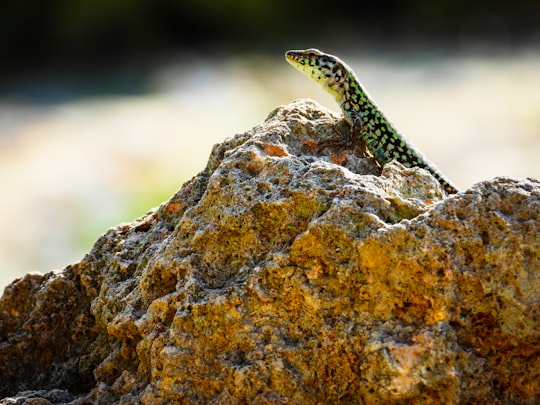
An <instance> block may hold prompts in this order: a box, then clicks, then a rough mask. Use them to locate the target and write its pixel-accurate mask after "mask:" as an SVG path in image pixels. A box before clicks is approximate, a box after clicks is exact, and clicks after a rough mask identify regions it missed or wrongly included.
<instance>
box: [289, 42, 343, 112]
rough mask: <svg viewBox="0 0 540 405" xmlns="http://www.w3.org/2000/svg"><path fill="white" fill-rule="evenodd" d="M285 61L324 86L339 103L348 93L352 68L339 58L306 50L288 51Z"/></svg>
mask: <svg viewBox="0 0 540 405" xmlns="http://www.w3.org/2000/svg"><path fill="white" fill-rule="evenodd" d="M285 59H286V60H287V62H289V63H290V64H291V65H293V66H294V67H295V68H296V69H298V70H299V71H301V72H302V73H304V74H305V75H306V76H309V77H311V78H312V79H313V80H314V81H316V82H317V83H319V84H320V85H321V86H323V87H324V89H325V90H326V91H328V92H329V93H330V94H331V95H333V96H334V98H335V99H336V101H338V103H339V102H340V101H341V100H342V99H343V95H344V93H345V92H346V91H348V87H349V80H348V79H349V74H350V72H351V68H350V67H349V66H347V65H346V64H345V62H343V61H342V60H341V59H339V58H338V57H337V56H333V55H329V54H326V53H324V52H321V51H319V50H318V49H306V50H303V51H299V50H295V51H287V52H286V53H285Z"/></svg>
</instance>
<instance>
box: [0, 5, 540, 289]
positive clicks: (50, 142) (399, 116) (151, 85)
mask: <svg viewBox="0 0 540 405" xmlns="http://www.w3.org/2000/svg"><path fill="white" fill-rule="evenodd" d="M308 47H317V48H320V49H322V50H324V51H327V52H329V53H334V54H336V55H339V56H340V57H342V58H343V59H344V60H345V61H346V62H347V63H348V64H350V65H351V66H352V67H353V68H354V70H355V71H356V73H357V75H358V77H359V78H360V80H361V81H362V82H363V84H364V86H365V87H366V88H367V89H368V91H369V92H370V94H371V95H372V96H373V98H374V99H375V100H376V101H377V102H378V103H379V105H380V106H381V107H382V108H383V110H384V111H385V112H386V113H387V115H388V116H389V117H390V118H391V119H392V120H393V121H394V122H395V124H396V125H397V127H398V128H400V130H401V132H402V133H403V134H405V135H406V136H407V137H408V138H409V139H411V140H412V141H413V142H414V143H415V144H416V145H417V146H418V147H419V148H420V149H421V150H422V151H423V152H424V153H425V154H426V155H427V156H428V157H429V158H430V160H432V161H433V162H435V163H436V164H437V166H438V167H439V168H440V169H441V170H442V171H443V172H444V173H445V174H446V175H447V176H448V177H449V178H450V179H451V180H453V181H454V182H455V184H456V185H457V186H458V187H460V188H461V189H466V188H468V187H470V186H472V185H473V184H474V183H476V182H478V181H481V180H485V179H490V178H493V177H496V176H510V177H515V178H524V177H535V178H539V177H540V160H539V159H538V156H540V2H538V1H536V0H515V1H512V2H509V1H504V2H502V1H499V2H498V1H495V2H494V1H492V0H490V1H488V0H476V1H474V2H471V1H466V0H441V1H436V2H435V1H431V0H420V1H408V2H402V1H397V0H390V1H385V2H362V1H358V0H356V1H348V0H342V1H340V2H328V1H320V0H309V1H307V0H298V1H290V0H257V1H254V0H229V1H211V0H197V1H195V0H183V1H182V0H116V1H106V0H78V1H70V0H49V1H47V2H35V1H30V0H20V1H13V2H5V3H4V4H3V6H2V13H1V14H0V50H1V59H0V190H1V191H0V193H1V194H0V288H3V286H5V285H6V284H7V283H9V282H10V281H12V280H13V279H14V278H15V277H18V276H20V275H22V274H24V273H26V272H30V271H41V272H46V271H49V270H51V269H61V268H63V267H65V265H67V264H68V263H70V262H73V261H77V260H79V259H80V258H81V257H82V255H83V254H84V253H85V252H86V251H88V250H89V249H90V248H91V246H92V245H93V242H94V241H95V240H96V238H97V237H98V236H99V235H100V234H102V233H103V232H104V231H105V230H106V229H107V228H109V227H111V226H114V225H116V224H118V223H120V222H129V221H132V220H133V219H135V218H136V217H138V216H140V215H142V214H143V213H145V212H147V211H148V210H149V209H151V208H152V207H154V206H157V205H159V204H160V203H161V202H163V201H165V200H167V199H168V198H169V197H170V196H172V194H174V193H175V192H176V191H177V190H178V189H179V188H180V187H181V185H182V183H183V182H184V181H186V180H188V179H189V178H191V177H192V176H194V175H196V174H197V173H198V172H199V171H201V170H202V169H203V168H204V166H205V163H206V159H207V157H208V155H209V153H210V151H211V148H212V145H213V144H215V143H217V142H220V141H222V140H223V139H225V138H226V137H229V136H233V135H234V134H236V133H241V132H244V131H247V130H249V129H250V128H251V127H252V126H254V125H256V124H257V123H260V122H262V121H263V120H264V119H265V117H266V116H267V114H268V113H269V112H270V111H271V110H272V109H274V108H275V107H276V106H278V105H281V104H286V103H289V102H291V101H293V100H294V99H297V98H303V97H310V98H313V99H316V100H317V101H319V102H321V103H322V104H324V105H325V106H327V107H329V108H331V109H333V110H338V107H337V106H336V105H335V104H334V102H333V100H332V99H331V98H330V96H328V95H326V93H324V92H323V90H322V89H319V88H318V86H316V85H315V84H314V83H311V82H310V81H309V80H308V79H307V78H305V77H303V76H302V75H301V74H300V73H299V72H297V71H295V70H294V69H292V68H291V67H290V66H288V64H287V63H286V62H285V61H284V58H283V54H284V52H285V51H286V50H288V49H298V48H308Z"/></svg>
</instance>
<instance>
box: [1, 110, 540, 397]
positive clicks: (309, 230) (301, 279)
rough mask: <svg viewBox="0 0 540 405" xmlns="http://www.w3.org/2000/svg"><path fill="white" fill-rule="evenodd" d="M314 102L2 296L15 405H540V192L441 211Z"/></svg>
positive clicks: (499, 187) (496, 185)
mask: <svg viewBox="0 0 540 405" xmlns="http://www.w3.org/2000/svg"><path fill="white" fill-rule="evenodd" d="M344 131H347V126H346V125H345V124H343V123H341V122H339V120H338V119H337V118H336V116H335V115H332V114H331V113H329V112H328V111H325V110H323V109H322V108H321V107H320V106H318V105H317V104H315V103H313V102H309V101H299V102H296V103H293V104H291V105H288V106H284V107H281V108H279V109H277V110H275V111H274V112H273V113H272V114H271V115H270V116H269V118H268V119H267V120H266V122H265V123H263V124H261V125H259V126H257V127H256V128H254V129H253V130H252V131H250V132H248V133H245V134H242V135H237V136H235V137H233V138H229V139H227V140H226V141H225V142H223V143H222V144H220V145H217V146H216V147H215V148H214V150H213V152H212V155H211V157H210V160H209V162H208V165H207V167H206V169H205V170H204V171H203V172H202V173H201V174H199V175H198V176H196V177H195V178H193V179H192V180H191V181H189V182H187V183H186V184H185V185H184V186H183V187H182V189H181V190H180V191H179V192H178V193H177V194H176V195H175V196H174V197H173V198H172V199H171V200H170V201H168V202H166V203H164V204H162V205H161V206H160V207H158V208H157V209H155V210H153V211H151V212H149V213H148V214H146V215H145V216H143V217H142V218H140V219H138V220H136V221H135V222H133V223H131V224H127V225H121V226H118V227H116V228H114V229H111V230H109V231H108V232H107V233H105V234H104V235H103V236H102V237H101V238H100V239H99V240H98V241H97V242H96V244H95V246H94V247H93V249H92V250H91V251H90V253H88V254H87V255H86V256H85V257H84V259H83V260H82V261H80V262H79V263H76V264H74V265H71V266H68V267H66V268H65V269H64V270H63V271H61V272H56V273H49V274H46V275H35V274H33V275H28V276H26V277H24V278H22V279H20V280H16V281H15V282H14V283H13V284H11V285H10V286H9V287H7V288H6V290H5V293H4V296H3V298H2V300H1V301H0V362H1V367H0V395H1V396H2V397H4V399H3V400H2V401H0V403H2V404H49V403H72V404H87V403H95V404H115V403H118V404H137V403H142V404H170V403H293V404H308V403H347V404H348V403H359V404H361V403H374V404H375V403H386V404H392V403H399V404H403V403H424V404H430V403H434V404H441V403H444V404H453V403H454V404H455V403H471V404H472V403H474V404H519V403H522V404H533V403H539V402H540V340H539V338H540V253H539V252H540V234H539V225H538V224H539V220H540V218H539V216H540V184H539V183H538V182H537V181H535V180H531V179H527V180H523V181H516V180H511V179H503V178H499V179H495V180H493V181H489V182H484V183H481V184H478V185H476V186H475V187H473V188H472V189H471V190H468V191H466V192H463V193H460V194H457V195H453V196H451V197H449V198H445V197H444V195H443V194H442V193H441V190H440V188H439V186H438V183H437V182H436V181H435V179H434V178H432V177H431V175H429V173H427V172H426V171H424V170H420V169H406V168H404V167H403V166H401V165H399V164H389V165H387V166H386V167H385V168H384V169H383V170H382V172H381V171H380V169H379V168H378V167H377V166H376V164H375V163H374V161H373V160H372V159H371V158H369V157H365V156H363V154H362V152H363V148H362V147H361V145H352V146H339V145H331V142H330V143H329V145H330V146H328V147H326V148H322V147H320V143H321V142H323V141H325V140H326V141H328V140H331V139H339V137H340V136H341V135H340V134H342V133H343V132H344Z"/></svg>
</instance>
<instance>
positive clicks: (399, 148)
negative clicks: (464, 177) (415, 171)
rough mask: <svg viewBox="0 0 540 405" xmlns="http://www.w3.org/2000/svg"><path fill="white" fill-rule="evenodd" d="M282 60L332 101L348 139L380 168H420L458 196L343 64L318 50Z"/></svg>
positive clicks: (455, 189) (289, 52) (296, 52)
mask: <svg viewBox="0 0 540 405" xmlns="http://www.w3.org/2000/svg"><path fill="white" fill-rule="evenodd" d="M285 58H286V59H287V61H288V62H289V63H290V64H291V65H292V66H294V67H295V68H297V69H298V70H300V71H301V72H302V73H304V74H306V75H307V76H309V77H311V78H312V79H313V80H314V81H316V82H317V83H319V84H320V85H321V86H322V87H323V88H324V89H325V90H326V91H328V92H329V93H330V94H331V95H332V96H333V97H334V98H335V100H336V102H337V103H338V104H339V106H340V107H341V110H342V111H343V115H344V116H345V119H346V121H347V122H348V123H349V124H351V128H352V129H351V136H352V139H353V140H354V139H355V138H357V137H359V138H360V139H361V140H362V141H363V142H364V143H365V144H366V146H367V148H368V149H369V151H370V152H371V153H372V154H373V156H374V158H375V159H376V160H377V162H379V164H380V165H381V166H383V165H385V164H386V163H388V162H390V161H392V160H397V161H398V162H400V163H401V164H403V165H404V166H405V167H415V166H416V167H421V168H423V169H426V170H427V171H429V172H430V173H431V174H432V175H433V176H434V177H435V178H436V179H437V180H438V181H439V183H440V184H441V185H442V187H443V188H444V190H445V191H446V192H447V193H448V194H454V193H457V192H458V190H457V188H456V187H454V186H453V185H452V183H450V181H449V180H448V179H447V178H446V177H445V176H444V175H443V174H442V173H441V172H440V171H439V170H438V169H437V167H435V165H434V164H432V163H431V162H429V161H428V160H427V159H426V158H425V157H424V155H422V153H421V152H420V151H419V150H418V149H417V148H416V147H415V146H414V145H413V144H412V143H410V142H409V141H408V140H407V139H406V138H405V137H404V136H402V135H401V134H400V133H399V132H398V130H397V129H396V128H395V126H394V125H393V124H392V122H391V121H390V120H389V119H388V118H386V116H385V115H384V114H383V113H382V111H381V110H380V109H379V108H378V107H377V104H375V102H374V101H373V100H372V99H371V98H370V97H369V95H368V94H367V92H366V91H365V90H364V89H363V88H362V86H361V84H360V81H359V80H358V79H357V78H356V76H355V74H354V72H353V70H352V69H351V68H350V67H349V66H348V65H347V64H346V63H345V62H343V61H342V60H341V59H339V58H338V57H336V56H333V55H329V54H326V53H323V52H321V51H319V50H318V49H306V50H301V51H288V52H287V53H286V54H285Z"/></svg>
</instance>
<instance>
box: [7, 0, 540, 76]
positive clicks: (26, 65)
mask: <svg viewBox="0 0 540 405" xmlns="http://www.w3.org/2000/svg"><path fill="white" fill-rule="evenodd" d="M539 21H540V2H538V1H536V0H515V1H504V2H503V1H499V2H497V1H495V2H494V1H492V0H476V1H474V2H471V1H467V0H439V1H431V0H416V1H409V2H404V1H399V0H387V1H383V2H374V1H371V2H368V1H359V0H341V1H339V2H332V1H328V0H325V1H322V0H296V1H290V0H256V1H253V0H228V1H216V0H114V1H109V0H77V1H72V0H49V1H44V2H40V1H33V0H19V1H9V2H4V4H3V7H2V13H0V49H2V63H1V64H0V69H2V72H1V73H3V78H4V79H5V78H6V75H10V74H15V73H17V74H21V73H26V72H29V73H36V72H41V71H43V70H47V69H53V70H56V71H57V70H58V69H71V68H77V69H84V68H88V67H92V68H96V67H99V65H100V64H107V65H109V66H110V64H111V63H133V62H134V61H140V62H142V61H144V60H147V58H148V57H149V56H152V55H156V56H159V55H160V54H161V53H163V52H169V51H174V50H178V49H191V50H199V51H201V50H203V51H204V52H234V53H239V52H242V51H252V50H257V51H262V52H264V51H271V50H273V49H279V50H282V48H283V44H285V43H286V44H287V45H291V46H292V45H294V44H295V43H297V44H299V45H303V44H305V43H309V44H318V45H319V46H321V47H322V46H323V45H324V44H325V43H328V42H332V41H336V40H338V41H343V43H346V42H350V43H353V44H354V45H356V46H357V47H369V46H373V45H372V44H374V43H375V44H380V43H383V42H385V41H387V42H390V43H391V45H392V46H393V47H395V46H396V45H398V46H399V45H404V44H411V43H422V42H428V43H429V44H433V43H434V42H435V43H444V44H445V45H446V46H449V47H452V46H454V45H456V44H457V43H458V42H459V41H461V40H463V38H465V40H466V39H467V38H469V37H471V38H480V39H486V40H490V41H495V42H503V43H506V44H507V45H515V44H516V43H520V42H528V43H530V42H535V41H539V38H540V36H539V23H538V22H539Z"/></svg>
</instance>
